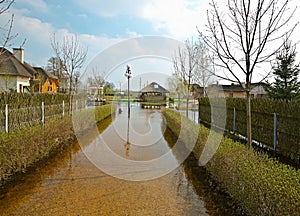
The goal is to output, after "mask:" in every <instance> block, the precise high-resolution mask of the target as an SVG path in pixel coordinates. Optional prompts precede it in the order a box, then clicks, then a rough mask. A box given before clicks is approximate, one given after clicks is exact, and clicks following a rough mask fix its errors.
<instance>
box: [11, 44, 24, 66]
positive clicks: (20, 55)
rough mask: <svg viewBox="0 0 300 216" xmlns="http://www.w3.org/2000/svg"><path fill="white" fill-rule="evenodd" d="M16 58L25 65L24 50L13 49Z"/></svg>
mask: <svg viewBox="0 0 300 216" xmlns="http://www.w3.org/2000/svg"><path fill="white" fill-rule="evenodd" d="M13 53H14V56H15V57H16V58H17V59H18V60H19V61H20V62H21V63H22V64H24V49H23V48H21V47H20V48H13Z"/></svg>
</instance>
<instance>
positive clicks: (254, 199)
mask: <svg viewBox="0 0 300 216" xmlns="http://www.w3.org/2000/svg"><path fill="white" fill-rule="evenodd" d="M163 115H164V117H165V121H166V124H167V127H168V128H169V129H170V130H171V131H172V132H173V133H174V135H176V136H177V137H178V136H179V133H180V131H179V130H178V128H180V127H179V125H178V123H180V119H185V117H182V116H180V114H179V113H177V112H175V111H173V110H168V109H164V110H163ZM194 125H195V126H196V124H194ZM188 127H191V128H187V130H189V129H193V127H194V126H191V125H189V126H188ZM208 134H209V129H207V128H205V127H204V126H202V125H201V126H200V128H199V132H198V140H197V143H196V146H195V148H194V150H193V152H194V154H195V155H196V156H197V157H198V158H199V157H200V155H201V154H202V149H203V146H204V145H205V143H206V139H207V136H208ZM201 137H202V138H201ZM183 142H184V143H185V144H186V145H187V146H189V145H190V144H189V143H188V142H189V140H188V139H186V140H183ZM205 167H206V169H207V170H208V172H209V173H210V174H211V175H212V177H213V178H214V179H215V180H217V181H218V182H219V183H220V185H221V186H222V188H224V190H225V191H226V192H227V193H228V194H230V195H231V196H232V197H233V199H234V200H236V202H237V203H239V204H240V205H241V206H242V208H243V210H244V211H245V212H246V213H247V214H248V215H300V211H299V209H300V170H298V171H297V170H296V169H295V168H293V167H291V166H288V165H284V164H281V163H279V162H278V161H276V160H274V159H270V158H268V157H267V155H265V154H261V153H257V152H255V150H253V149H249V148H247V147H246V146H244V145H243V144H240V143H238V142H234V141H233V140H231V139H228V138H223V139H222V141H221V144H220V146H219V148H218V149H217V152H216V154H215V155H214V156H213V158H212V159H211V160H210V161H209V162H208V163H207V164H206V165H205Z"/></svg>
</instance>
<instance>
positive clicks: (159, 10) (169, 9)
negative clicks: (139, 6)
mask: <svg viewBox="0 0 300 216" xmlns="http://www.w3.org/2000/svg"><path fill="white" fill-rule="evenodd" d="M205 11H206V6H205V7H204V5H203V4H195V2H192V1H189V0H176V1H174V0H173V1H172V0H164V1H160V0H156V1H152V2H150V3H148V4H147V5H146V6H145V8H144V10H143V18H144V19H147V20H149V21H150V22H152V24H153V27H154V29H156V30H157V31H158V30H160V29H165V30H167V31H168V32H169V34H170V35H171V36H175V37H180V38H182V37H189V36H191V35H195V34H197V30H196V26H202V25H204V23H205V22H206V13H205Z"/></svg>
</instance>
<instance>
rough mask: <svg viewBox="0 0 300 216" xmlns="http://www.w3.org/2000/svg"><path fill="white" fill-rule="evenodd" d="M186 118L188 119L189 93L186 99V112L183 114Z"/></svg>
mask: <svg viewBox="0 0 300 216" xmlns="http://www.w3.org/2000/svg"><path fill="white" fill-rule="evenodd" d="M185 115H186V117H187V118H188V117H189V92H188V95H187V98H186V112H185Z"/></svg>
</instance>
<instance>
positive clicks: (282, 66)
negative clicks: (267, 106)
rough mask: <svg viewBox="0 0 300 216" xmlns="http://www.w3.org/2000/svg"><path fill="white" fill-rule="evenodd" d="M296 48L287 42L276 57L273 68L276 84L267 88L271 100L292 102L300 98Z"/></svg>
mask: <svg viewBox="0 0 300 216" xmlns="http://www.w3.org/2000/svg"><path fill="white" fill-rule="evenodd" d="M296 54H297V53H296V46H295V45H294V46H292V45H291V42H290V41H288V40H285V42H284V46H283V48H282V50H280V51H279V52H278V53H277V55H276V63H275V66H273V75H274V76H275V82H274V83H273V84H271V85H269V86H268V87H267V89H266V90H267V92H268V94H269V97H270V98H273V99H280V100H286V101H291V100H293V99H297V98H300V82H299V81H298V75H299V71H300V66H299V64H297V65H295V61H296Z"/></svg>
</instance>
